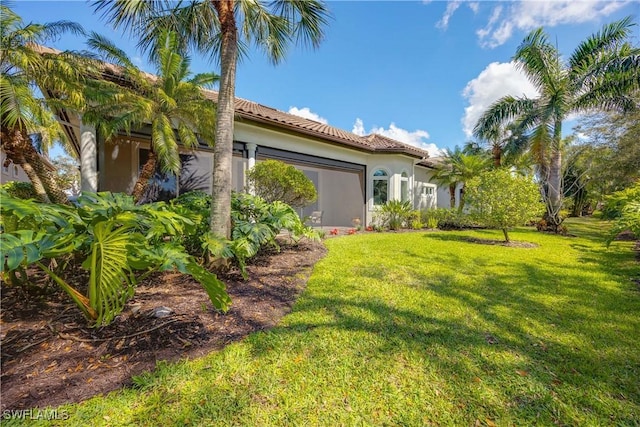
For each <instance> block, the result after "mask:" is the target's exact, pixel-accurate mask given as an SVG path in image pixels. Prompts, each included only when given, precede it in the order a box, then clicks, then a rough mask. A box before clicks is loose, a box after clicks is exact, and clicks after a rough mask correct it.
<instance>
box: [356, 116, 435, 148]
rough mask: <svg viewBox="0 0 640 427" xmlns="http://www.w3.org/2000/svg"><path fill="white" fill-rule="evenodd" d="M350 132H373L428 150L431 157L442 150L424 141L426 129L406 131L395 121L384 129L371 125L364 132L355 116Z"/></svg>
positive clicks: (362, 134) (359, 120)
mask: <svg viewBox="0 0 640 427" xmlns="http://www.w3.org/2000/svg"><path fill="white" fill-rule="evenodd" d="M351 132H353V133H355V134H356V135H360V136H364V135H368V134H371V133H375V134H378V135H382V136H386V137H388V138H391V139H395V140H396V141H400V142H404V143H405V144H408V145H412V146H414V147H417V148H420V149H422V150H425V151H428V152H429V155H430V156H432V157H434V156H439V155H442V150H441V149H439V148H438V147H437V146H436V144H433V143H429V142H427V141H426V139H428V138H429V132H427V131H426V130H421V129H417V130H414V131H408V130H406V129H402V128H399V127H398V126H396V124H395V123H393V122H392V123H391V124H390V125H389V128H388V129H385V128H383V127H373V128H371V130H369V132H366V131H365V127H364V123H363V121H362V119H360V118H357V119H356V121H355V123H354V124H353V129H352V130H351Z"/></svg>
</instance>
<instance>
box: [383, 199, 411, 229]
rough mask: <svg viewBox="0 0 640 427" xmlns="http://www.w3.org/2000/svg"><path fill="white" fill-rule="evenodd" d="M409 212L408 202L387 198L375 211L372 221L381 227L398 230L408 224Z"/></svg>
mask: <svg viewBox="0 0 640 427" xmlns="http://www.w3.org/2000/svg"><path fill="white" fill-rule="evenodd" d="M411 212H412V210H411V203H410V202H408V201H406V202H403V201H400V200H389V201H388V202H387V203H385V204H384V205H382V206H381V207H380V209H379V210H378V211H377V212H376V213H375V218H374V222H376V224H378V225H379V226H381V227H386V228H389V229H391V230H399V229H400V228H402V227H407V226H408V223H409V219H410V217H411Z"/></svg>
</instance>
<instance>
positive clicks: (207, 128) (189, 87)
mask: <svg viewBox="0 0 640 427" xmlns="http://www.w3.org/2000/svg"><path fill="white" fill-rule="evenodd" d="M156 41H157V43H158V46H157V48H156V49H155V50H154V55H152V58H151V59H152V61H153V63H154V65H155V66H156V68H157V72H158V76H157V77H155V76H149V75H148V74H146V73H144V72H142V71H140V70H139V69H138V68H137V67H136V66H135V65H134V64H133V62H132V61H131V59H129V58H128V57H127V55H126V54H125V53H124V52H123V51H122V50H121V49H119V48H118V47H116V46H115V45H114V44H113V43H111V42H110V41H109V40H107V39H105V38H104V37H102V36H100V35H99V34H96V33H93V34H92V36H91V37H90V38H89V40H88V41H87V44H88V45H89V47H90V48H92V49H93V50H94V51H96V52H98V53H99V54H100V55H101V57H102V58H104V59H106V60H108V61H111V62H113V63H115V64H116V65H117V66H118V67H120V68H119V69H118V70H116V73H120V74H121V75H122V76H123V77H124V79H125V82H124V83H120V82H113V81H110V80H108V79H105V78H99V79H97V80H94V81H92V85H88V86H87V88H88V89H87V98H88V99H89V100H90V101H91V103H90V104H89V105H88V107H87V109H86V110H85V111H84V116H83V120H84V121H85V122H87V123H92V124H95V125H96V126H97V127H98V129H100V131H101V132H102V133H103V134H104V136H105V137H106V139H110V138H113V137H116V136H117V135H118V133H119V132H120V131H125V132H126V133H130V132H131V130H132V129H133V128H141V127H143V126H145V125H147V124H150V125H151V144H150V147H149V156H148V158H147V161H146V162H145V164H144V165H143V166H142V169H141V171H140V173H139V175H138V180H137V181H136V183H135V185H134V187H133V191H132V193H131V194H132V196H133V197H134V199H135V200H136V202H139V201H140V200H141V199H142V197H143V195H144V193H145V190H146V188H147V186H148V183H149V179H150V178H151V177H152V176H153V175H154V173H155V172H156V169H157V168H158V169H160V170H161V171H162V172H164V173H170V174H173V175H179V174H180V168H181V163H180V153H179V148H178V142H180V143H181V144H182V145H183V146H184V147H185V148H191V149H193V148H197V147H198V146H199V140H198V135H199V136H201V137H202V139H203V140H204V141H206V142H207V143H208V144H209V145H213V139H214V127H215V107H214V104H213V103H212V102H211V101H209V100H207V99H206V98H205V96H204V94H203V93H202V92H201V88H203V87H208V86H211V85H213V84H214V83H215V82H217V80H218V76H217V75H216V74H213V73H208V74H197V75H195V76H193V77H192V78H190V79H188V80H187V78H188V77H189V75H190V71H189V65H190V62H191V61H190V59H189V57H188V56H182V55H180V54H179V53H178V51H179V48H180V45H179V42H178V37H177V34H176V33H173V32H169V31H163V32H162V33H161V34H160V35H159V36H158V39H157V40H156ZM107 67H108V65H104V66H103V69H106V68H107ZM114 97H115V98H116V100H117V102H113V98H114ZM174 127H177V134H176V132H175V131H174Z"/></svg>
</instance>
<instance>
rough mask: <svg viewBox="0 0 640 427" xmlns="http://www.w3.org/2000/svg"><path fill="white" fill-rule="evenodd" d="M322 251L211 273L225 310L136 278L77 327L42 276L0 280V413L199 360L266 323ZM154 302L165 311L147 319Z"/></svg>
mask: <svg viewBox="0 0 640 427" xmlns="http://www.w3.org/2000/svg"><path fill="white" fill-rule="evenodd" d="M325 253H326V250H325V248H324V245H322V243H316V242H301V243H300V244H299V245H297V246H290V245H287V246H282V248H281V251H280V252H275V251H273V252H271V253H263V254H261V255H259V256H257V257H256V258H255V259H254V260H253V261H252V264H251V265H250V266H249V267H248V274H249V278H248V279H247V280H244V279H243V278H242V276H241V275H240V273H239V272H237V271H231V272H229V273H226V274H224V275H221V276H220V278H221V279H222V280H224V281H225V283H226V284H227V291H228V293H229V295H230V297H231V299H232V301H233V305H232V307H231V309H230V310H229V311H228V312H227V313H225V314H222V313H220V312H218V311H216V310H214V309H213V307H212V306H211V303H210V301H209V300H208V297H207V295H206V293H205V291H204V290H203V289H202V287H201V286H200V285H199V284H198V283H197V282H195V281H194V280H192V279H191V278H190V277H189V276H184V275H181V274H176V273H163V274H158V275H156V276H155V277H153V278H150V279H147V280H145V281H144V282H143V283H140V284H139V285H138V287H137V290H136V294H135V297H134V298H133V299H132V300H131V301H130V302H129V303H128V304H127V307H126V308H125V310H124V312H123V313H122V314H121V315H120V316H118V317H117V318H116V320H115V321H114V322H113V323H112V324H111V325H110V326H108V327H103V328H89V327H87V322H86V320H85V319H84V318H83V317H82V315H81V314H80V312H79V311H78V309H77V308H76V306H75V305H74V304H73V303H72V302H70V300H69V298H68V297H67V296H66V294H64V293H63V292H61V291H60V290H59V288H58V287H57V286H56V285H53V284H49V285H46V284H44V282H45V278H41V280H40V282H41V283H38V285H37V286H36V287H34V289H35V290H34V289H31V290H29V291H26V290H24V289H21V288H15V287H13V288H12V287H8V286H5V284H4V283H3V284H2V296H1V304H2V312H1V314H0V338H1V352H2V371H1V372H2V375H1V392H2V402H1V410H2V411H4V410H6V409H28V408H34V407H39V408H43V407H46V406H58V405H60V404H63V403H68V402H79V401H82V400H85V399H88V398H90V397H92V396H95V395H98V394H103V393H107V392H110V391H112V390H116V389H119V388H121V387H123V386H128V385H130V384H131V377H132V376H135V375H139V374H141V373H142V372H145V371H149V370H153V369H154V367H155V365H156V362H157V361H161V360H162V361H177V360H180V359H185V358H194V357H199V356H203V355H205V354H207V353H209V352H211V351H215V350H218V349H220V348H222V347H224V346H225V345H227V344H229V343H231V342H234V341H238V340H241V339H242V338H244V337H245V336H247V335H248V334H250V333H251V332H254V331H259V330H263V329H268V328H272V327H273V326H274V325H276V324H277V323H278V321H279V320H280V318H282V316H283V315H284V314H286V313H287V312H289V311H290V309H291V306H292V305H293V303H294V301H295V300H296V298H297V297H298V295H299V294H300V292H301V291H302V290H303V289H304V287H305V285H306V281H307V279H308V277H309V275H310V273H311V270H312V267H313V265H314V264H315V263H316V262H317V261H318V260H319V259H321V258H322V257H323V256H324V254H325ZM36 291H38V292H36ZM160 307H167V308H169V309H171V314H169V315H168V316H167V317H161V318H158V317H154V316H153V315H151V313H152V311H153V310H154V309H158V308H160Z"/></svg>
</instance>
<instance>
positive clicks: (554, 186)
mask: <svg viewBox="0 0 640 427" xmlns="http://www.w3.org/2000/svg"><path fill="white" fill-rule="evenodd" d="M561 132H562V123H561V122H556V123H555V129H554V144H553V146H552V147H551V159H550V162H549V180H548V182H547V184H548V185H547V186H548V188H547V191H548V196H547V197H548V200H547V217H548V219H547V222H548V223H550V225H551V226H552V227H553V231H554V232H556V233H557V232H558V231H559V229H560V224H561V223H562V219H561V218H560V210H561V209H562V146H561V144H562V140H561V138H562V134H561Z"/></svg>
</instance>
